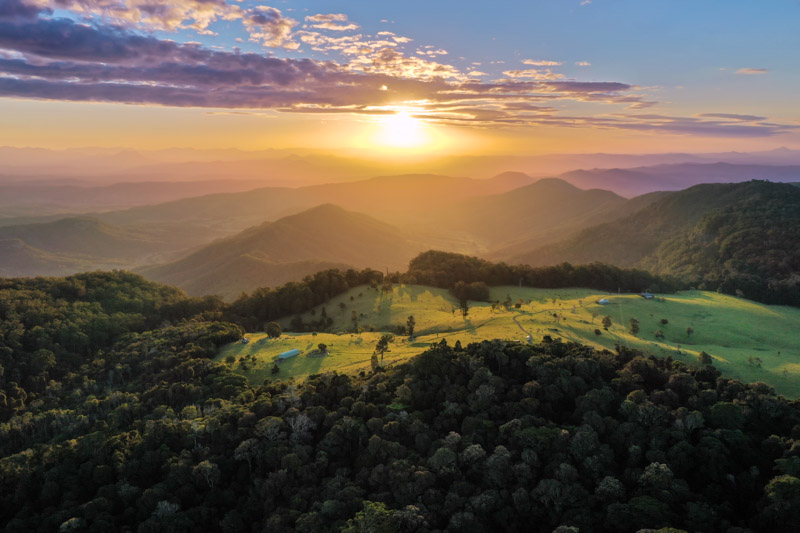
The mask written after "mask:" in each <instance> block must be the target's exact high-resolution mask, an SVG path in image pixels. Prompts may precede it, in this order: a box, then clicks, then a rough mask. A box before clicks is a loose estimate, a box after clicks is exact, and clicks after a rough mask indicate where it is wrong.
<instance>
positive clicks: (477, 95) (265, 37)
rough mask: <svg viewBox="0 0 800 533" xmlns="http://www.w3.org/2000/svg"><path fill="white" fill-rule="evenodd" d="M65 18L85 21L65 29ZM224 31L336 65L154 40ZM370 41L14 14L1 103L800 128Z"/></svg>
mask: <svg viewBox="0 0 800 533" xmlns="http://www.w3.org/2000/svg"><path fill="white" fill-rule="evenodd" d="M56 7H57V8H59V9H64V8H68V9H70V10H72V11H73V12H74V13H75V14H76V17H75V18H58V17H54V16H53V13H54V11H53V9H54V8H56ZM86 17H89V18H86ZM92 17H102V20H99V19H97V18H92ZM218 20H239V21H240V22H241V25H242V28H243V30H244V31H246V32H247V34H248V35H249V37H250V39H251V40H253V41H255V42H258V43H260V44H262V45H264V46H266V47H269V48H272V49H278V50H279V49H284V50H294V51H297V53H300V52H302V48H310V49H311V50H312V51H315V52H319V53H320V54H323V55H335V56H336V57H337V59H330V60H319V59H311V58H281V57H275V56H271V55H265V54H259V53H245V52H242V51H239V50H236V49H234V50H224V49H221V50H217V49H211V48H208V47H204V46H202V45H200V44H197V43H189V42H179V41H178V40H171V39H164V38H160V37H157V36H156V35H154V34H153V33H151V32H149V31H146V30H147V29H148V28H149V29H158V30H160V31H161V30H174V29H177V28H184V29H186V28H190V29H192V30H194V31H198V32H201V33H202V32H211V31H212V27H211V26H212V24H213V23H214V21H218ZM334 26H335V27H334ZM357 29H359V26H358V25H357V24H355V23H354V22H352V21H350V20H349V18H348V17H347V15H345V14H342V13H329V14H324V13H323V14H315V15H309V16H307V17H305V18H304V20H303V22H302V24H301V23H300V22H298V21H297V20H295V19H293V18H291V17H288V16H286V15H284V14H283V13H282V12H281V11H280V10H278V9H276V8H274V7H270V6H266V5H260V6H256V7H253V8H248V9H245V8H242V7H241V6H239V5H229V4H227V3H225V2H224V0H178V1H171V2H166V1H162V0H133V1H130V2H127V3H126V4H124V5H120V4H119V3H118V2H117V1H116V0H3V1H2V3H0V97H15V98H34V99H46V100H61V101H75V102H112V103H125V104H137V105H161V106H174V107H201V108H213V109H243V110H247V109H251V110H252V109H258V110H275V111H278V112H284V113H350V114H372V115H379V114H386V113H392V112H394V111H393V108H395V107H396V106H400V105H402V106H405V107H407V108H409V109H411V110H413V116H416V117H418V118H421V119H424V120H427V121H431V122H435V123H438V124H445V125H453V126H470V127H479V128H481V127H483V128H485V127H539V126H558V127H568V128H587V127H588V128H608V129H623V130H635V131H642V132H668V133H674V134H686V135H705V136H745V137H746V136H750V137H760V136H769V135H776V134H780V133H784V132H787V131H789V130H792V129H796V128H798V125H796V124H792V125H786V124H775V123H772V122H767V121H766V120H767V119H766V118H765V117H760V116H755V115H739V114H733V113H724V112H713V113H702V114H698V115H696V116H693V117H670V116H666V115H661V114H637V113H636V112H635V111H636V110H640V109H645V108H651V107H653V106H656V105H657V102H655V101H653V100H652V99H650V98H648V97H647V95H646V92H645V91H644V90H643V89H641V88H639V87H636V86H633V85H631V84H627V83H622V82H617V81H580V80H573V79H567V78H566V76H565V75H563V74H561V73H559V72H556V71H555V70H554V69H556V68H557V67H560V66H561V65H562V63H561V62H559V61H553V60H545V59H527V60H523V61H522V63H523V64H525V65H527V66H532V67H540V68H526V69H517V70H514V69H510V70H506V71H504V72H503V74H504V76H505V77H504V78H499V79H494V80H490V79H489V80H485V81H484V79H483V78H485V77H488V76H489V74H487V73H486V72H480V71H477V70H474V68H475V66H468V67H467V68H466V69H462V68H459V67H457V66H455V65H453V64H448V63H443V62H441V58H444V57H447V56H448V54H447V51H446V50H444V49H442V48H439V47H435V46H432V45H419V46H415V48H414V51H413V52H406V51H405V50H404V49H403V47H404V46H405V45H406V44H408V43H409V42H410V41H411V39H410V38H408V37H404V36H400V35H397V34H395V33H393V32H389V31H381V32H379V33H377V34H375V35H368V34H366V33H356V30H357ZM577 64H579V65H583V64H584V63H583V62H579V63H577ZM586 65H588V63H586ZM541 67H545V68H541ZM748 70H763V69H748ZM476 78H481V79H480V80H479V79H476ZM557 102H581V103H587V104H592V105H595V106H605V107H602V108H600V109H602V111H600V112H597V113H595V114H592V115H587V116H579V115H574V114H573V115H569V114H567V113H566V112H564V111H563V110H562V107H563V106H560V105H558V106H557V105H556V103H557ZM620 110H627V112H620Z"/></svg>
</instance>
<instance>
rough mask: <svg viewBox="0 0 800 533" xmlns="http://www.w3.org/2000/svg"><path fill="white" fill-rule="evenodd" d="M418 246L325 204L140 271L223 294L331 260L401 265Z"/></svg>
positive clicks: (288, 277)
mask: <svg viewBox="0 0 800 533" xmlns="http://www.w3.org/2000/svg"><path fill="white" fill-rule="evenodd" d="M420 249H421V247H420V246H417V245H414V244H413V243H411V242H409V241H408V240H407V239H406V237H405V236H404V235H403V234H402V233H401V232H400V231H399V230H398V229H397V228H394V227H393V226H390V225H388V224H385V223H383V222H380V221H378V220H375V219H373V218H371V217H369V216H367V215H364V214H361V213H354V212H351V211H346V210H344V209H342V208H341V207H337V206H334V205H330V204H325V205H321V206H318V207H315V208H312V209H309V210H307V211H304V212H302V213H300V214H297V215H291V216H288V217H284V218H282V219H280V220H278V221H276V222H267V223H264V224H262V225H260V226H257V227H253V228H250V229H247V230H245V231H243V232H241V233H239V234H237V235H234V236H232V237H228V238H224V239H220V240H218V241H216V242H213V243H211V244H210V245H208V246H206V247H203V248H201V249H200V250H198V251H196V252H194V253H192V254H190V255H188V256H187V257H185V258H183V259H181V260H179V261H176V262H174V263H171V264H167V265H161V266H153V267H147V268H144V269H142V270H141V272H142V273H143V274H144V275H145V276H146V277H148V278H150V279H153V280H155V281H161V282H165V283H172V284H175V285H178V286H179V287H182V288H184V289H186V290H187V291H188V292H189V293H190V294H198V295H201V294H222V295H224V296H225V297H227V298H232V297H234V296H237V295H238V294H239V293H240V292H241V291H252V290H253V289H255V288H257V287H262V286H275V285H280V284H282V283H285V282H286V281H293V280H299V279H301V278H302V277H303V276H305V275H307V274H310V273H312V272H315V271H317V270H322V269H325V268H332V267H334V266H343V265H349V266H352V267H372V268H376V269H379V270H385V269H387V268H389V269H393V270H397V269H400V270H404V269H405V266H406V265H407V264H408V261H409V260H410V259H411V258H412V257H413V256H414V255H415V254H416V253H417V252H419V251H420Z"/></svg>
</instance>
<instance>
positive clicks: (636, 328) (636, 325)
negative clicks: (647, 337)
mask: <svg viewBox="0 0 800 533" xmlns="http://www.w3.org/2000/svg"><path fill="white" fill-rule="evenodd" d="M630 322H631V335H636V334H637V333H639V321H638V320H636V319H635V318H631V320H630Z"/></svg>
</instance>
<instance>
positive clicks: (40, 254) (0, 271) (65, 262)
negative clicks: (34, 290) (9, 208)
mask: <svg viewBox="0 0 800 533" xmlns="http://www.w3.org/2000/svg"><path fill="white" fill-rule="evenodd" d="M90 268H91V264H90V263H89V262H88V261H85V260H81V259H77V258H75V257H69V256H65V255H59V254H52V253H47V252H45V251H43V250H39V249H37V248H34V247H32V246H29V245H27V244H26V243H25V242H24V241H22V240H20V239H13V238H12V239H9V238H5V239H0V277H17V276H61V275H66V274H71V273H75V272H81V271H84V270H89V269H90Z"/></svg>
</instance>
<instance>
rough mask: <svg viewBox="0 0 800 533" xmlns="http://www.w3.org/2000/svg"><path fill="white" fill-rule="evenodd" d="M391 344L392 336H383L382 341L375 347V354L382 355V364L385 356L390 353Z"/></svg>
mask: <svg viewBox="0 0 800 533" xmlns="http://www.w3.org/2000/svg"><path fill="white" fill-rule="evenodd" d="M390 342H392V336H391V335H381V338H380V340H379V341H378V343H377V344H376V345H375V353H376V354H380V356H381V362H383V354H384V353H386V352H388V351H389V343H390Z"/></svg>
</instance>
